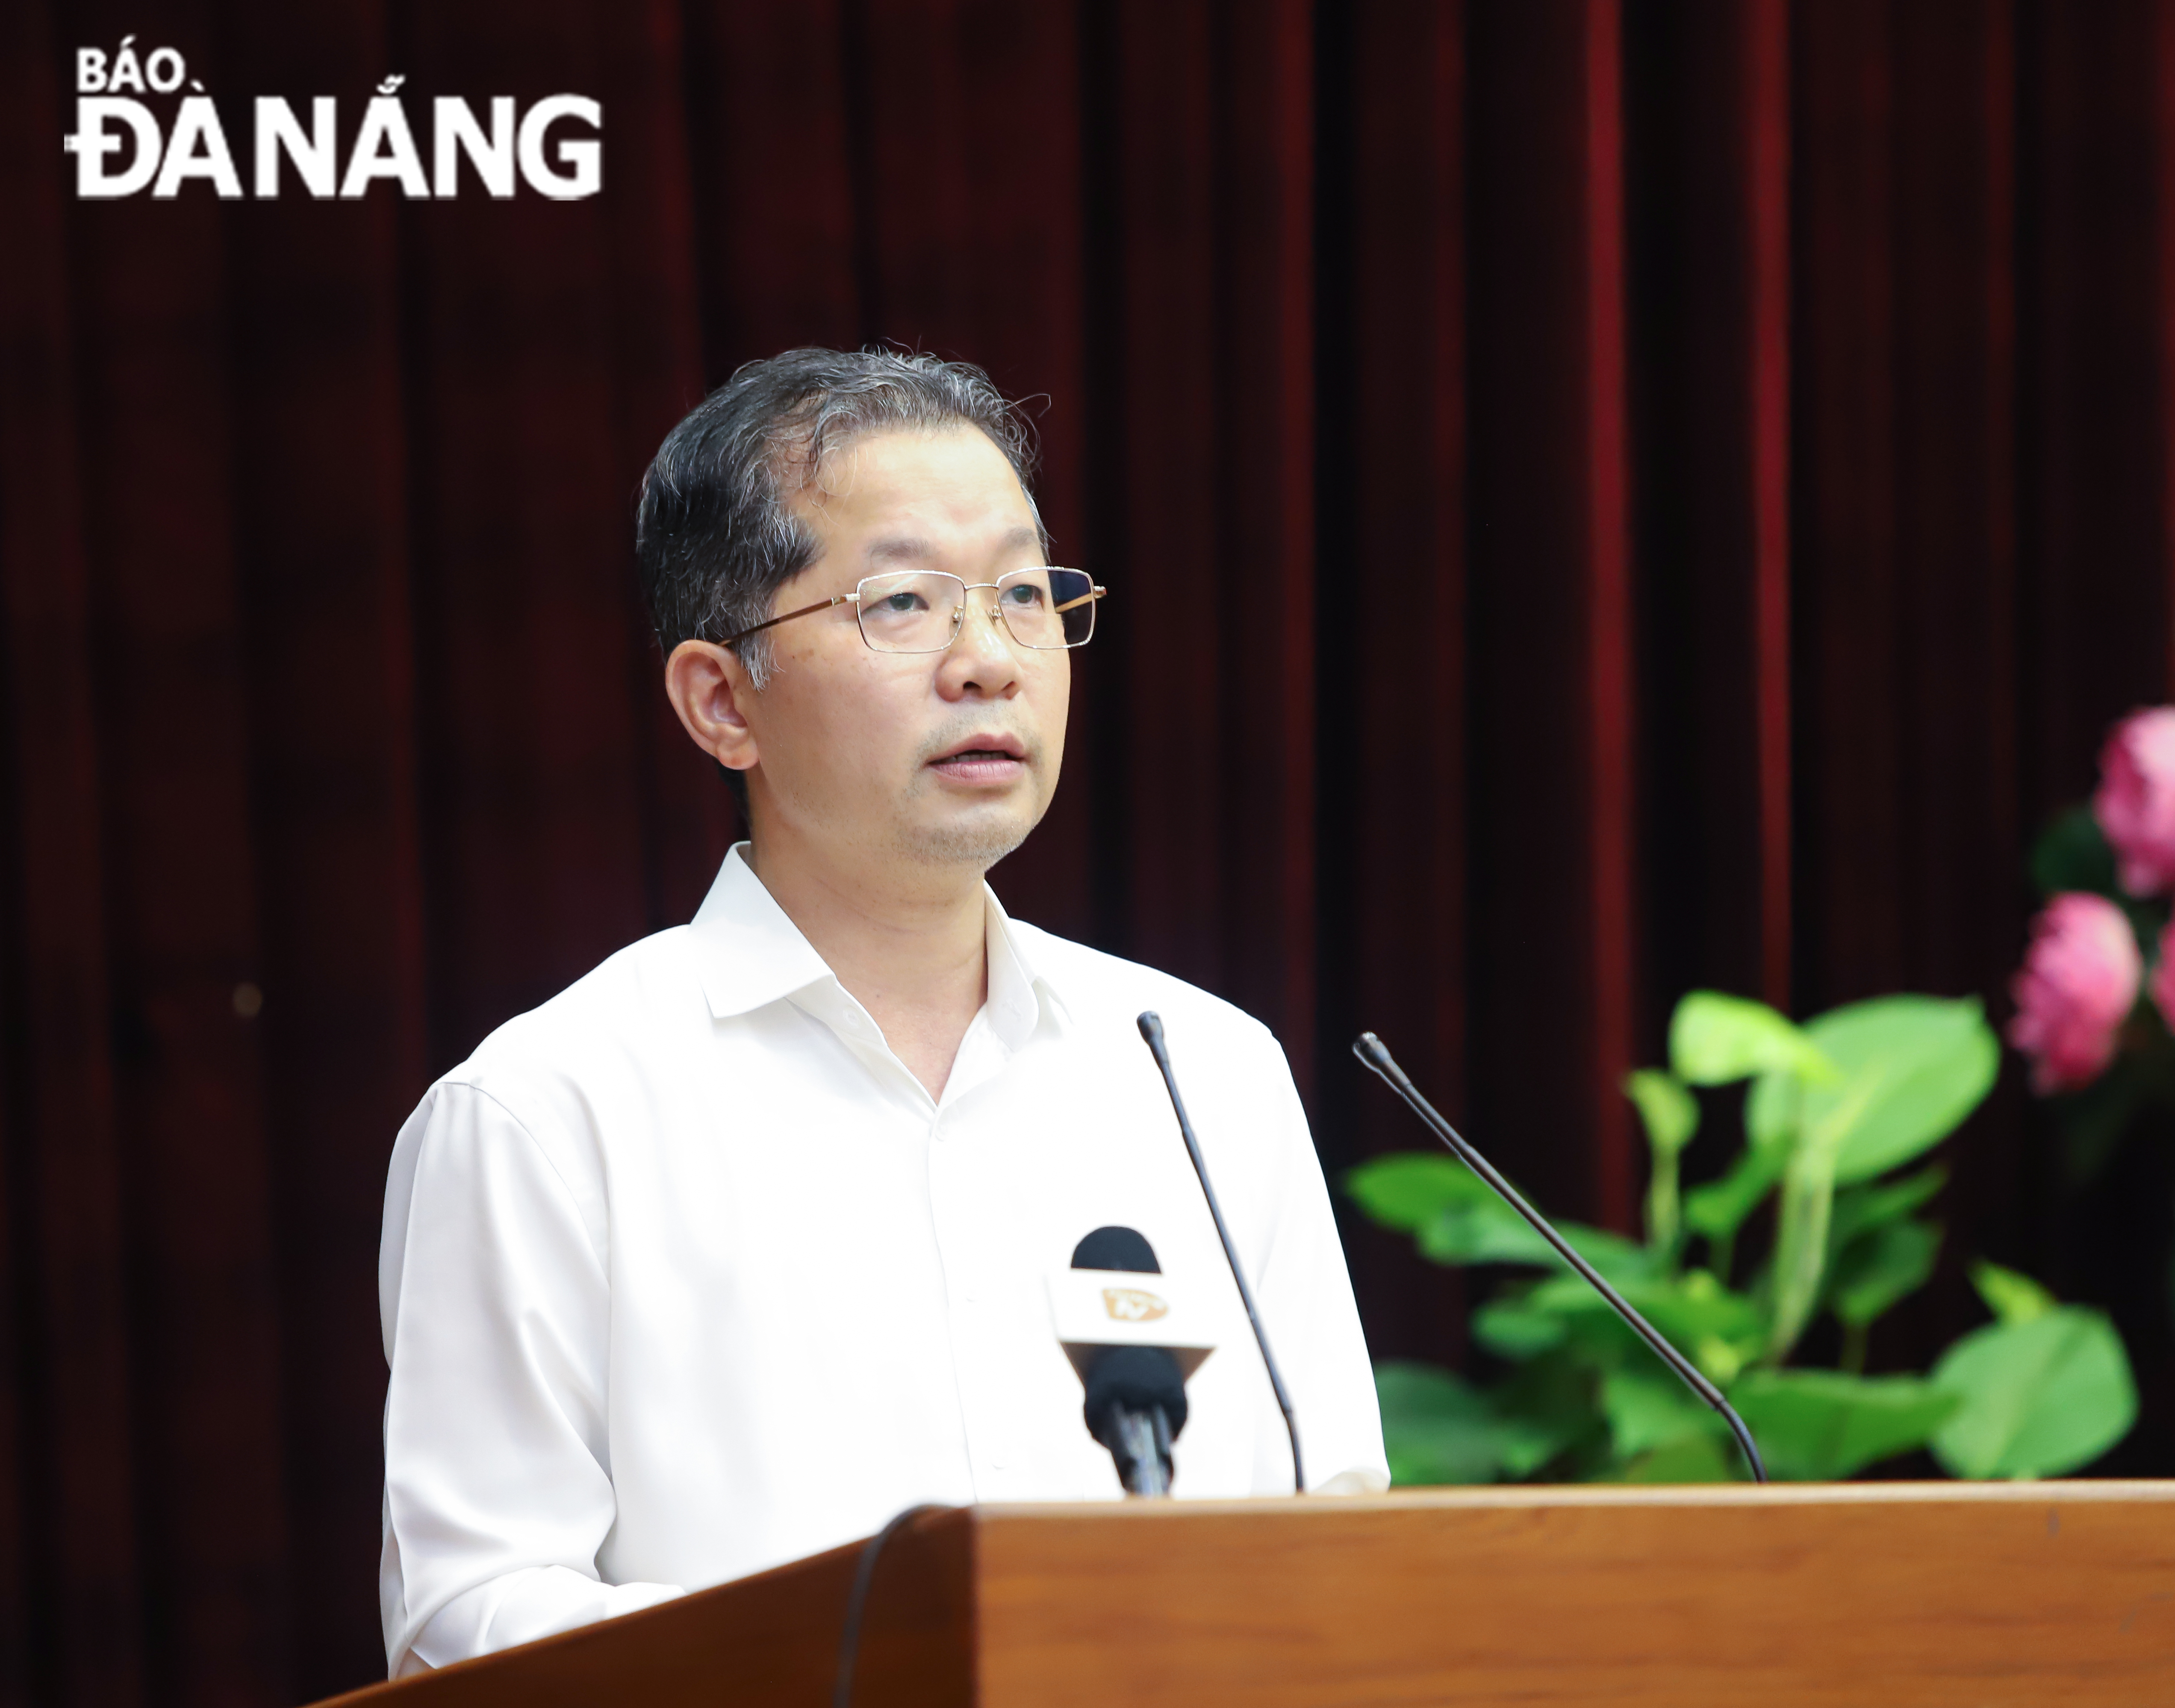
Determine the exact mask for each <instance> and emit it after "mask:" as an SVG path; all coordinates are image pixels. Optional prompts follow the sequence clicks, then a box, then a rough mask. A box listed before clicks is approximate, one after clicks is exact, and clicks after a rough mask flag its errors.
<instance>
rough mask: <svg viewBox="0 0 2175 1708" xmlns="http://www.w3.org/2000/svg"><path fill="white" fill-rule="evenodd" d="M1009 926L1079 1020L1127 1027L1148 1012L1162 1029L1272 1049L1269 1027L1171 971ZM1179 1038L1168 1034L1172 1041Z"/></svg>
mask: <svg viewBox="0 0 2175 1708" xmlns="http://www.w3.org/2000/svg"><path fill="white" fill-rule="evenodd" d="M1009 923H1010V924H1011V928H1012V930H1014V931H1016V932H1017V933H1018V934H1019V937H1020V948H1021V951H1022V954H1023V955H1024V957H1025V958H1026V959H1027V961H1028V962H1029V963H1030V964H1031V965H1032V966H1033V968H1034V970H1035V972H1036V973H1038V974H1039V976H1041V977H1043V978H1044V979H1048V980H1049V982H1050V988H1051V989H1052V990H1055V992H1056V993H1057V996H1058V998H1059V1000H1060V1001H1062V1002H1063V1003H1064V1004H1065V1005H1066V1008H1067V1009H1068V1010H1069V1011H1071V1012H1072V1014H1073V1016H1074V1017H1075V1018H1077V1019H1078V1020H1081V1021H1082V1022H1089V1023H1095V1022H1104V1023H1110V1024H1119V1025H1123V1026H1125V1027H1126V1028H1131V1026H1132V1025H1133V1023H1134V1021H1135V1018H1136V1017H1137V1016H1138V1015H1139V1014H1140V1013H1141V1012H1142V1011H1143V1010H1147V1009H1153V1010H1154V1011H1156V1012H1157V1013H1158V1014H1160V1015H1161V1016H1162V1017H1163V1024H1164V1027H1165V1028H1166V1029H1167V1030H1170V1029H1172V1028H1191V1029H1196V1030H1199V1031H1202V1032H1206V1033H1211V1034H1212V1035H1214V1036H1215V1037H1216V1038H1218V1041H1219V1042H1222V1043H1224V1044H1232V1043H1237V1042H1239V1041H1244V1042H1245V1044H1247V1045H1249V1046H1262V1045H1266V1047H1268V1048H1270V1049H1275V1048H1277V1044H1276V1039H1275V1038H1274V1036H1273V1034H1272V1033H1271V1032H1270V1031H1269V1029H1268V1028H1267V1027H1266V1026H1264V1025H1263V1024H1262V1023H1261V1022H1260V1021H1258V1020H1256V1018H1255V1017H1253V1016H1252V1015H1250V1014H1249V1013H1247V1012H1246V1011H1245V1009H1243V1008H1241V1007H1239V1006H1238V1005H1237V1004H1236V1003H1233V1002H1227V1001H1226V1000H1224V999H1223V998H1222V997H1221V996H1218V995H1213V994H1212V993H1211V992H1209V991H1207V990H1202V989H1201V987H1200V986H1199V985H1197V984H1187V983H1186V982H1185V979H1180V978H1179V977H1178V976H1177V975H1176V974H1174V973H1166V972H1164V971H1163V969H1162V968H1158V967H1150V966H1147V965H1144V964H1143V963H1142V962H1138V961H1128V960H1126V959H1125V957H1123V956H1121V955H1113V954H1109V953H1108V952H1105V951H1104V950H1101V949H1091V948H1090V947H1088V945H1087V944H1085V943H1077V942H1075V941H1072V940H1071V938H1069V937H1060V936H1059V935H1057V934H1056V933H1055V932H1054V931H1045V930H1043V929H1042V928H1041V927H1040V926H1039V925H1030V924H1026V923H1025V922H1024V921H1022V920H1018V919H1013V920H1012V921H1010V922H1009ZM1178 1035H1179V1033H1178V1032H1176V1031H1173V1036H1174V1038H1175V1037H1177V1036H1178Z"/></svg>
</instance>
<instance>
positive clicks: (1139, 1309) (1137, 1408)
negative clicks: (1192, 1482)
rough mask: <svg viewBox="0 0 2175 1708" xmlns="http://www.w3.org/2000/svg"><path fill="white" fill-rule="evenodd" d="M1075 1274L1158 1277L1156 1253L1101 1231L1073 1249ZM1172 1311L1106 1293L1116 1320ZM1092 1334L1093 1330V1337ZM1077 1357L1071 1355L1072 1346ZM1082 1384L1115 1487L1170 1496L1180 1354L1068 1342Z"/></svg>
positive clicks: (1138, 1295)
mask: <svg viewBox="0 0 2175 1708" xmlns="http://www.w3.org/2000/svg"><path fill="white" fill-rule="evenodd" d="M1072 1266H1073V1268H1075V1269H1076V1270H1082V1269H1085V1270H1098V1271H1101V1272H1105V1273H1108V1274H1113V1275H1160V1274H1162V1273H1163V1266H1162V1265H1161V1264H1159V1263H1158V1262H1157V1261H1156V1255H1155V1250H1154V1248H1153V1246H1151V1245H1150V1244H1148V1242H1147V1239H1146V1237H1145V1236H1143V1235H1142V1234H1140V1233H1139V1232H1138V1231H1137V1230H1136V1229H1135V1228H1097V1229H1096V1230H1095V1231H1094V1232H1093V1234H1089V1235H1088V1237H1087V1238H1086V1239H1082V1241H1081V1242H1080V1244H1078V1245H1077V1246H1076V1247H1074V1248H1073V1252H1072ZM1168 1311H1169V1306H1168V1305H1166V1304H1164V1302H1163V1300H1162V1299H1159V1298H1158V1297H1157V1296H1156V1295H1155V1294H1153V1293H1146V1292H1142V1291H1140V1290H1138V1289H1135V1288H1105V1289H1104V1315H1106V1316H1108V1317H1109V1318H1110V1319H1111V1320H1114V1321H1120V1322H1125V1321H1130V1322H1136V1323H1137V1322H1151V1321H1154V1320H1157V1319H1158V1318H1159V1317H1162V1316H1163V1315H1167V1314H1168ZM1091 1332H1093V1331H1091ZM1077 1344H1079V1345H1080V1351H1079V1352H1078V1353H1074V1351H1073V1348H1074V1347H1075V1345H1077ZM1066 1352H1067V1353H1068V1354H1072V1355H1073V1356H1075V1357H1076V1358H1077V1364H1078V1368H1079V1371H1080V1380H1081V1381H1082V1384H1083V1385H1085V1386H1086V1388H1087V1390H1088V1398H1087V1402H1086V1403H1085V1404H1084V1405H1083V1406H1082V1407H1081V1415H1082V1417H1083V1418H1086V1420H1087V1423H1088V1434H1091V1435H1093V1437H1094V1438H1095V1439H1096V1440H1098V1441H1100V1442H1101V1443H1102V1444H1103V1445H1104V1446H1105V1447H1107V1448H1109V1450H1110V1457H1111V1458H1112V1459H1113V1460H1114V1461H1116V1463H1117V1467H1118V1481H1119V1482H1120V1483H1124V1484H1125V1492H1126V1493H1127V1494H1144V1495H1168V1494H1169V1493H1170V1478H1171V1465H1170V1444H1171V1443H1172V1442H1173V1441H1174V1440H1177V1439H1178V1435H1179V1432H1180V1430H1182V1429H1185V1413H1186V1406H1185V1378H1186V1375H1187V1374H1188V1372H1186V1371H1184V1370H1181V1369H1180V1368H1179V1362H1178V1355H1177V1354H1176V1353H1174V1352H1173V1351H1172V1350H1171V1349H1170V1348H1169V1347H1167V1346H1141V1345H1119V1346H1112V1345H1108V1344H1103V1345H1096V1344H1093V1343H1088V1344H1080V1343H1078V1342H1072V1341H1071V1340H1068V1341H1067V1342H1066Z"/></svg>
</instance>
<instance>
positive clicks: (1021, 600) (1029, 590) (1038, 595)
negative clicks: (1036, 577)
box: [1005, 582, 1042, 605]
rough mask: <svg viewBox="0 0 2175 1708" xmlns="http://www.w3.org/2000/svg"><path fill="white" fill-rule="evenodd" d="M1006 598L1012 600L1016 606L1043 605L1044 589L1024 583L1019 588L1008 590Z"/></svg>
mask: <svg viewBox="0 0 2175 1708" xmlns="http://www.w3.org/2000/svg"><path fill="white" fill-rule="evenodd" d="M1005 596H1006V598H1007V599H1010V600H1012V603H1013V604H1014V605H1039V604H1041V603H1042V589H1041V588H1039V587H1036V586H1034V585H1033V584H1032V583H1024V582H1023V583H1021V584H1020V585H1019V586H1017V587H1014V588H1006V593H1005Z"/></svg>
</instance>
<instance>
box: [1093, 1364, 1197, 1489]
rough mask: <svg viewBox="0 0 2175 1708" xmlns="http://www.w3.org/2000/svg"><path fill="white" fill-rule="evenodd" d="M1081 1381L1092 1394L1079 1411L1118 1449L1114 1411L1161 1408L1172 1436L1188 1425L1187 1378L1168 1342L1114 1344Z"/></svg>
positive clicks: (1100, 1437) (1096, 1434) (1101, 1437)
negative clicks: (1149, 1344) (1124, 1345)
mask: <svg viewBox="0 0 2175 1708" xmlns="http://www.w3.org/2000/svg"><path fill="white" fill-rule="evenodd" d="M1082 1381H1083V1382H1084V1383H1085V1384H1086V1385H1087V1390H1088V1394H1087V1400H1086V1403H1084V1404H1083V1405H1082V1407H1081V1408H1080V1410H1081V1415H1082V1418H1085V1419H1086V1421H1087V1424H1088V1434H1091V1435H1093V1437H1094V1438H1095V1439H1096V1440H1098V1441H1099V1442H1101V1443H1102V1444H1103V1445H1104V1446H1105V1447H1108V1448H1109V1449H1111V1450H1112V1451H1114V1452H1115V1451H1116V1450H1118V1449H1119V1445H1120V1443H1119V1439H1118V1419H1117V1417H1116V1415H1115V1414H1116V1413H1117V1412H1120V1411H1125V1412H1153V1411H1160V1412H1162V1413H1163V1421H1164V1423H1165V1425H1166V1427H1167V1428H1168V1429H1169V1439H1170V1440H1177V1439H1178V1434H1179V1432H1180V1430H1182V1429H1185V1412H1186V1406H1185V1377H1184V1376H1183V1375H1180V1372H1179V1366H1178V1359H1177V1358H1176V1357H1175V1356H1174V1355H1173V1354H1172V1353H1170V1352H1169V1350H1168V1349H1166V1348H1165V1347H1111V1348H1110V1349H1109V1351H1107V1352H1104V1353H1100V1354H1098V1356H1097V1358H1096V1359H1095V1361H1094V1362H1093V1364H1089V1365H1088V1372H1087V1375H1085V1376H1084V1377H1082ZM1123 1474H1124V1472H1123V1467H1120V1476H1122V1475H1123Z"/></svg>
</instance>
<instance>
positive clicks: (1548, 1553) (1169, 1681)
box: [339, 1483, 2175, 1708]
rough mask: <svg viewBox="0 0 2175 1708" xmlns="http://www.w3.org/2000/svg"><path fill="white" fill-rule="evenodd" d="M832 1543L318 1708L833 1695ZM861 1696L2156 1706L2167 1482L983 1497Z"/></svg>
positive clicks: (958, 1523) (898, 1571) (1022, 1707)
mask: <svg viewBox="0 0 2175 1708" xmlns="http://www.w3.org/2000/svg"><path fill="white" fill-rule="evenodd" d="M854 1556H855V1550H854V1549H850V1548H849V1549H840V1550H838V1551H837V1552H835V1553H829V1554H824V1555H821V1556H818V1557H817V1558H816V1559H811V1560H807V1561H803V1562H801V1563H800V1564H797V1565H794V1566H789V1567H786V1568H784V1569H782V1570H778V1571H775V1572H770V1573H766V1574H764V1575H762V1576H760V1577H757V1578H751V1579H748V1580H746V1581H742V1582H740V1583H737V1584H728V1585H724V1586H720V1587H719V1588H717V1589H714V1590H710V1591H705V1592H703V1593H702V1594H700V1595H697V1596H691V1597H687V1598H686V1600H685V1601H682V1602H675V1603H674V1604H672V1605H670V1606H669V1607H664V1608H654V1609H652V1610H650V1611H648V1612H646V1613H637V1614H634V1615H632V1616H630V1617H629V1618H627V1619H621V1620H616V1621H613V1622H611V1623H610V1624H605V1625H599V1626H594V1627H591V1628H589V1629H586V1630H583V1631H577V1632H572V1633H570V1634H568V1635H565V1636H562V1637H556V1638H552V1639H549V1640H546V1641H545V1642H542V1643H538V1644H534V1645H531V1646H529V1647H528V1648H525V1649H521V1650H516V1651H511V1652H509V1653H508V1654H507V1655H504V1656H492V1657H489V1658H487V1659H485V1660H483V1661H480V1662H469V1663H466V1664H465V1665H463V1666H460V1667H450V1668H447V1670H446V1671H444V1672H442V1673H437V1674H434V1675H431V1676H430V1677H427V1678H420V1679H416V1680H412V1681H410V1682H407V1683H404V1684H399V1685H387V1686H381V1687H378V1688H377V1689H372V1690H368V1691H362V1692H359V1693H357V1694H355V1695H353V1696H349V1697H343V1698H340V1699H339V1700H340V1702H341V1703H342V1704H344V1705H361V1704H365V1703H368V1704H372V1705H373V1708H375V1705H377V1704H378V1703H380V1702H382V1703H384V1704H385V1708H408V1705H410V1704H412V1705H413V1708H496V1705H500V1704H513V1703H516V1702H518V1703H523V1704H536V1705H549V1708H559V1705H564V1708H574V1705H577V1704H591V1703H598V1704H601V1703H620V1702H643V1703H646V1704H651V1705H656V1708H670V1705H673V1704H676V1703H680V1702H686V1703H695V1702H702V1703H705V1704H715V1703H719V1702H724V1703H728V1704H735V1705H747V1708H756V1705H768V1704H773V1703H775V1704H780V1705H795V1708H803V1705H805V1708H816V1705H820V1704H824V1703H827V1702H828V1700H829V1691H830V1684H831V1678H832V1667H833V1662H834V1659H835V1654H836V1646H837V1640H838V1623H839V1619H840V1615H841V1613H842V1611H843V1606H844V1602H845V1594H846V1586H847V1583H848V1581H849V1578H850V1575H851V1572H852V1568H853V1564H854ZM854 1700H855V1701H856V1703H857V1704H859V1705H861V1708H891V1705H907V1704H914V1705H924V1704H926V1705H931V1708H934V1705H940V1704H941V1705H957V1708H965V1705H968V1704H970V1703H971V1704H975V1705H977V1708H1028V1705H1033V1708H1073V1705H1078V1708H1089V1705H1093V1708H1113V1705H1127V1708H1160V1705H1166V1704H1168V1705H1172V1708H1176V1705H1180V1704H1184V1705H1186V1708H1199V1705H1202V1704H1239V1703H1243V1704H1247V1705H1255V1708H1330V1705H1348V1704H1351V1705H1359V1704H1370V1705H1374V1704H1379V1705H1391V1704H1420V1703H1429V1704H1435V1703H1442V1704H1461V1705H1471V1708H1482V1705H1490V1708H1493V1705H1508V1704H1514V1703H1515V1704H1519V1705H1532V1704H1562V1705H1571V1704H1578V1705H1603V1704H1607V1705H1612V1708H1614V1705H1624V1708H1630V1705H1640V1708H1705V1705H1714V1708H1722V1705H1724V1704H1728V1705H1730V1708H1740V1705H1743V1704H1745V1703H1748V1702H1757V1703H1758V1704H1760V1708H1800V1705H1803V1708H1812V1705H1816V1704H1817V1705H1823V1708H1825V1705H1842V1704H1851V1705H1861V1704H1879V1705H1882V1708H1901V1705H1918V1704H1924V1705H1935V1704H1938V1705H1944V1708H1947V1705H1954V1708H1993V1705H1998V1704H2019V1705H2022V1704H2030V1705H2033V1708H2051V1705H2058V1704H2095V1705H2098V1704H2107V1705H2114V1704H2120V1705H2124V1708H2129V1705H2140V1704H2151V1703H2175V1483H2005V1484H1966V1483H1917V1484H1910V1483H1870V1484H1850V1485H1843V1486H1836V1487H1804V1486H1798V1487H1789V1488H1770V1489H1764V1490H1763V1489H1753V1488H1738V1487H1730V1488H1699V1489H1692V1488H1668V1489H1629V1488H1616V1489H1601V1488H1547V1489H1538V1488H1536V1489H1454V1490H1453V1489H1445V1490H1429V1491H1415V1492H1413V1493H1409V1494H1392V1495H1387V1496H1384V1497H1381V1498H1380V1499H1342V1500H1340V1499H1315V1500H1310V1501H1293V1500H1263V1501H1245V1502H1231V1503H1221V1502H1218V1503H1208V1502H1178V1503H1159V1502H1131V1503H1128V1504H1126V1505H1110V1506H1077V1505H1076V1506H1012V1507H1003V1506H998V1507H983V1508H978V1509H974V1510H967V1511H959V1512H951V1513H943V1514H938V1515H934V1516H930V1517H928V1518H925V1519H923V1520H921V1521H919V1522H918V1523H917V1524H916V1525H914V1526H913V1527H912V1528H910V1529H909V1530H908V1531H906V1532H903V1533H902V1534H901V1535H900V1536H898V1537H896V1538H895V1539H894V1540H893V1542H892V1544H891V1548H890V1549H889V1550H887V1553H886V1555H885V1563H884V1565H883V1567H882V1569H881V1570H880V1571H879V1573H878V1576H877V1583H876V1593H875V1595H874V1597H872V1604H871V1619H870V1625H869V1637H868V1646H867V1649H866V1651H865V1669H864V1671H863V1672H862V1673H861V1675H860V1688H859V1689H856V1691H855V1693H854Z"/></svg>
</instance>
